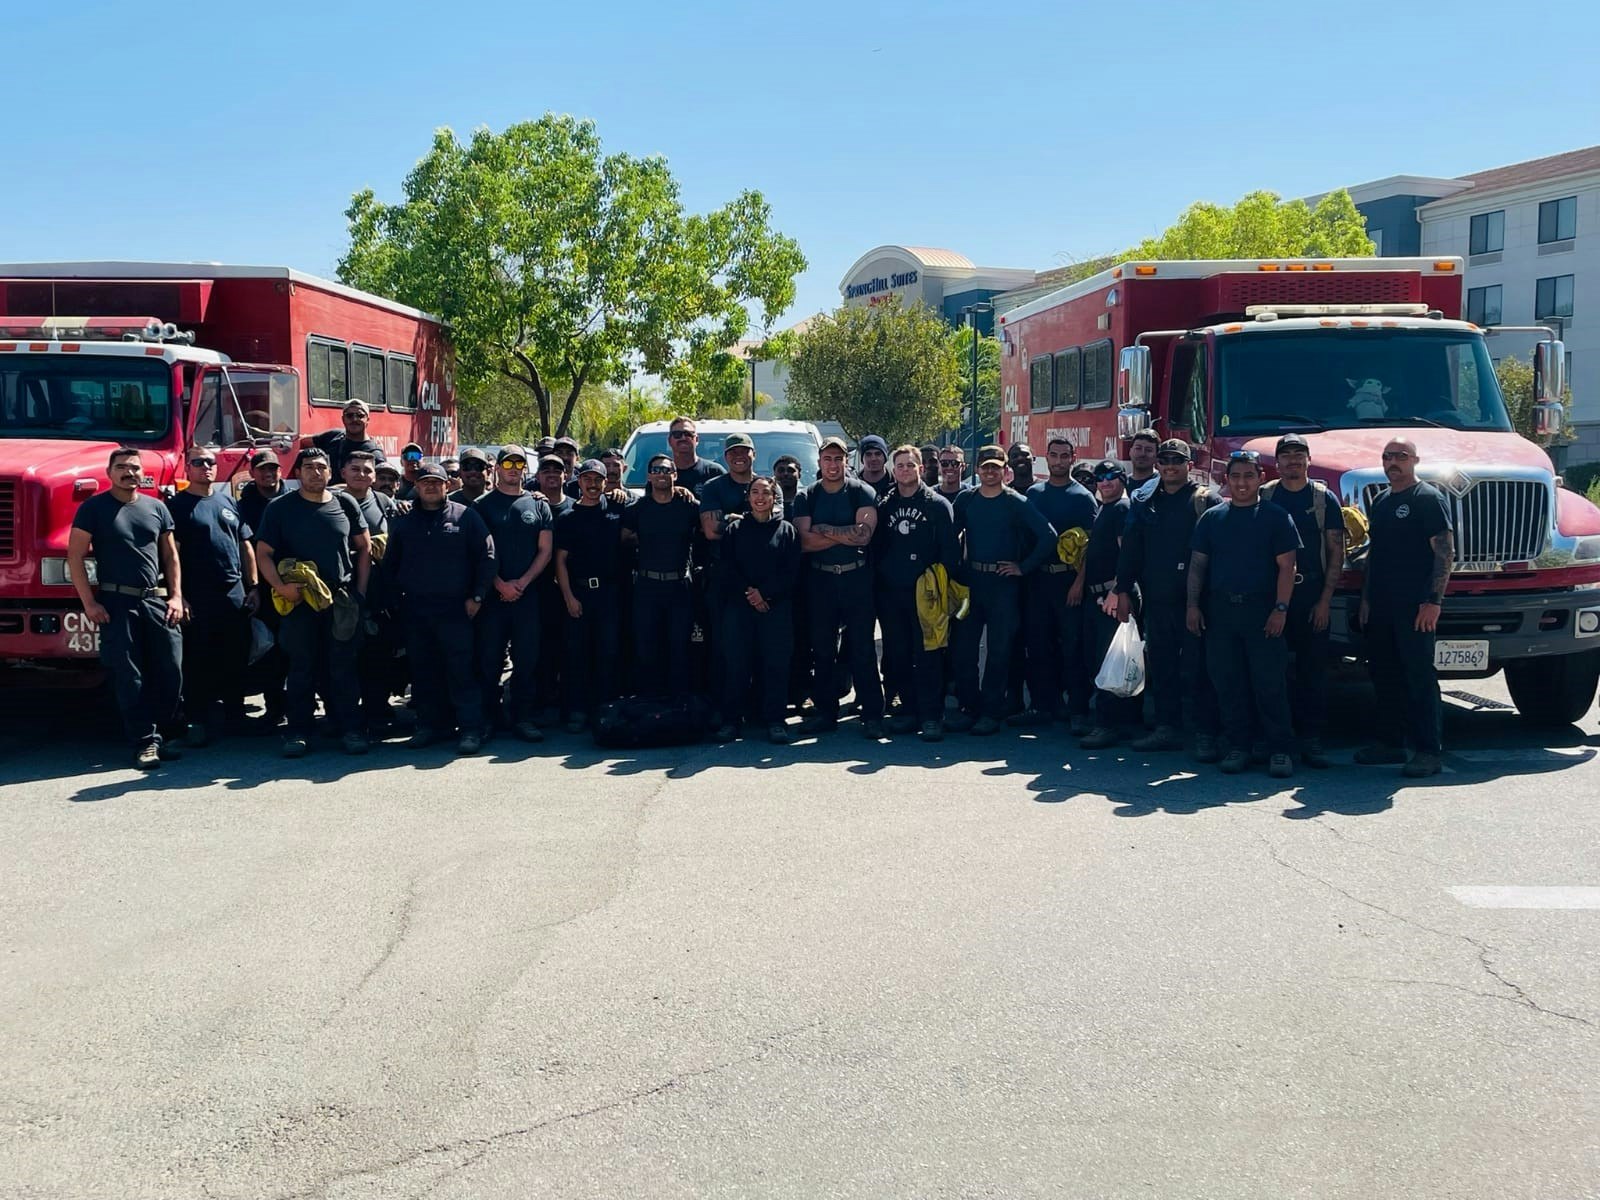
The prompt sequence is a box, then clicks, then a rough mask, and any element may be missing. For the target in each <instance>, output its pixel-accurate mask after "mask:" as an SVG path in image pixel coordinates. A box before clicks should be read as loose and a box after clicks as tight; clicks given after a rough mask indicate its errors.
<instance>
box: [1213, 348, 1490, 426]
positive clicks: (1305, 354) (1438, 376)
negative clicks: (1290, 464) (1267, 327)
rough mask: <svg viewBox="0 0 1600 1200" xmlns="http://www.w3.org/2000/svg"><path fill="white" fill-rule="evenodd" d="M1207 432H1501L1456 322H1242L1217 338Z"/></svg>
mask: <svg viewBox="0 0 1600 1200" xmlns="http://www.w3.org/2000/svg"><path fill="white" fill-rule="evenodd" d="M1216 350H1217V359H1216V362H1217V397H1218V403H1217V415H1216V430H1215V431H1216V432H1217V433H1219V434H1224V435H1227V436H1235V437H1236V436H1239V435H1241V434H1271V433H1277V432H1280V431H1283V430H1287V429H1310V430H1316V429H1360V428H1362V427H1364V426H1377V427H1383V426H1394V427H1406V426H1417V425H1441V426H1444V427H1445V428H1447V429H1474V430H1493V431H1499V432H1508V431H1509V430H1510V429H1511V420H1510V418H1509V417H1508V416H1507V415H1506V406H1505V401H1504V400H1503V399H1502V397H1501V395H1500V383H1499V381H1498V380H1497V379H1496V378H1495V374H1494V364H1493V362H1491V361H1490V358H1489V352H1488V350H1487V348H1486V347H1485V346H1484V344H1483V338H1482V337H1480V336H1478V335H1477V334H1475V333H1468V332H1465V331H1461V330H1448V329H1441V330H1439V331H1437V332H1435V331H1432V330H1414V329H1328V330H1321V329H1318V330H1309V329H1308V330H1286V331H1284V332H1282V333H1268V332H1255V331H1251V332H1249V333H1245V334H1234V335H1230V336H1225V337H1221V338H1218V339H1217V342H1216Z"/></svg>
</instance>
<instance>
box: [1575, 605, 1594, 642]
mask: <svg viewBox="0 0 1600 1200" xmlns="http://www.w3.org/2000/svg"><path fill="white" fill-rule="evenodd" d="M1572 631H1573V633H1575V634H1577V635H1578V636H1579V637H1581V638H1589V637H1593V636H1594V635H1595V634H1597V633H1600V608H1585V609H1581V610H1580V611H1579V612H1578V619H1577V621H1576V622H1574V624H1573V626H1572Z"/></svg>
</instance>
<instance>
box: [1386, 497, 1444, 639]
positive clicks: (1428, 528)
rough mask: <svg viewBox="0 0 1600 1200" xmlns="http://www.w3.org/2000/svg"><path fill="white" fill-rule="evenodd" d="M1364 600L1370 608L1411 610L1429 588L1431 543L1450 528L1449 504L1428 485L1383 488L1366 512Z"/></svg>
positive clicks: (1422, 598) (1426, 593) (1398, 611)
mask: <svg viewBox="0 0 1600 1200" xmlns="http://www.w3.org/2000/svg"><path fill="white" fill-rule="evenodd" d="M1367 524H1368V526H1369V527H1370V528H1369V534H1370V537H1371V538H1372V543H1371V545H1370V547H1369V548H1368V550H1367V568H1366V569H1367V578H1368V580H1369V582H1368V584H1367V600H1368V602H1369V603H1370V604H1371V605H1372V607H1373V609H1374V610H1381V611H1385V612H1393V613H1398V614H1402V615H1403V614H1406V613H1414V612H1415V611H1416V607H1417V605H1419V604H1421V603H1422V602H1423V601H1424V600H1426V599H1427V598H1428V596H1429V594H1430V592H1431V588H1432V579H1433V547H1432V546H1430V545H1429V544H1428V543H1429V541H1430V540H1431V539H1432V538H1433V537H1434V536H1435V535H1437V534H1441V533H1444V532H1445V531H1446V530H1448V529H1450V528H1451V522H1450V508H1449V506H1448V505H1447V504H1446V503H1445V500H1444V495H1443V494H1442V493H1441V492H1440V491H1439V489H1438V488H1436V487H1434V486H1433V485H1432V484H1431V483H1422V482H1421V481H1418V482H1417V483H1416V484H1414V485H1412V486H1411V487H1409V488H1407V489H1406V490H1405V491H1403V492H1394V491H1389V492H1384V493H1383V494H1382V495H1381V496H1379V497H1378V498H1377V500H1375V501H1374V502H1373V503H1372V505H1371V507H1369V508H1368V510H1367Z"/></svg>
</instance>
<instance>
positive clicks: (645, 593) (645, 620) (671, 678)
mask: <svg viewBox="0 0 1600 1200" xmlns="http://www.w3.org/2000/svg"><path fill="white" fill-rule="evenodd" d="M739 602H740V603H741V604H743V603H744V597H743V596H740V597H739ZM693 635H694V598H693V597H692V596H691V595H690V592H689V581H688V579H646V578H645V577H644V576H642V575H641V576H640V577H639V578H638V579H635V580H634V582H633V645H634V653H635V655H636V656H637V669H636V672H635V676H636V677H635V681H634V682H635V690H636V691H637V692H638V694H639V695H641V696H654V697H662V696H668V695H671V694H672V692H673V691H674V690H675V689H677V688H679V687H681V686H682V683H683V680H685V679H687V678H689V670H690V661H691V657H690V649H691V643H690V641H689V639H690V638H691V637H692V636H693Z"/></svg>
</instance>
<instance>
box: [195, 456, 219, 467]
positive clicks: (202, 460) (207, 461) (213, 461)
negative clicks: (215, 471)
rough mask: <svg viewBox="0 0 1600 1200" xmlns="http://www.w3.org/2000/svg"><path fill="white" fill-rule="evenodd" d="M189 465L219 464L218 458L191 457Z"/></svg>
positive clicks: (208, 465) (212, 465) (205, 465)
mask: <svg viewBox="0 0 1600 1200" xmlns="http://www.w3.org/2000/svg"><path fill="white" fill-rule="evenodd" d="M189 465H190V466H191V467H214V466H216V465H217V460H216V459H214V458H191V459H190V460H189Z"/></svg>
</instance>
